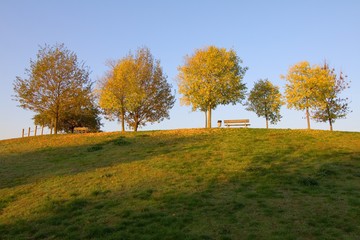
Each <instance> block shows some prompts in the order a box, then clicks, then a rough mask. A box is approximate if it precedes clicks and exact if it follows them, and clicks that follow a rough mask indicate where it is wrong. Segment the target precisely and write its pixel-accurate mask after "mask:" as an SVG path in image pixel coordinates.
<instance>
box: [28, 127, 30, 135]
mask: <svg viewBox="0 0 360 240" xmlns="http://www.w3.org/2000/svg"><path fill="white" fill-rule="evenodd" d="M28 137H30V127H29V130H28Z"/></svg>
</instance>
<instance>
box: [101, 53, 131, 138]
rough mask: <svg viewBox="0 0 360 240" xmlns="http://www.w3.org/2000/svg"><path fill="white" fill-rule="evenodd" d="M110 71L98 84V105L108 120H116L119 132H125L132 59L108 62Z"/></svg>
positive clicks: (126, 58)
mask: <svg viewBox="0 0 360 240" xmlns="http://www.w3.org/2000/svg"><path fill="white" fill-rule="evenodd" d="M109 66H110V70H109V71H108V72H107V73H106V76H105V77H104V78H103V80H102V81H101V82H100V87H99V91H98V92H99V105H100V107H101V108H102V109H103V110H104V113H105V117H106V118H107V119H109V120H114V119H118V120H119V122H121V131H123V132H124V131H125V115H126V113H127V112H126V108H127V106H126V102H127V98H128V96H129V95H130V89H129V84H130V83H131V82H133V81H134V80H133V79H132V78H133V71H134V69H133V67H134V64H133V59H131V58H130V57H129V56H127V57H125V58H123V59H121V60H119V61H118V62H109Z"/></svg>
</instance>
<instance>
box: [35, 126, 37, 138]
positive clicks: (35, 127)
mask: <svg viewBox="0 0 360 240" xmlns="http://www.w3.org/2000/svg"><path fill="white" fill-rule="evenodd" d="M36 134H37V125H35V132H34V136H35V137H36Z"/></svg>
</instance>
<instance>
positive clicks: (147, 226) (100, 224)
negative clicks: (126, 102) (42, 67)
mask: <svg viewBox="0 0 360 240" xmlns="http://www.w3.org/2000/svg"><path fill="white" fill-rule="evenodd" d="M359 223H360V133H346V132H328V131H305V130H265V129H212V130H203V129H195V130H173V131H151V132H138V133H126V134H121V133H100V134H84V135H80V134H78V135H58V136H40V137H30V138H23V139H13V140H5V141H0V239H359V236H360V225H359Z"/></svg>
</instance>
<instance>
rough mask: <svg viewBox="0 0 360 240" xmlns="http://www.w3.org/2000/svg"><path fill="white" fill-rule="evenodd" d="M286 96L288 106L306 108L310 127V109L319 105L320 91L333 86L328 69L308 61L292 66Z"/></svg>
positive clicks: (288, 76) (308, 126) (297, 108)
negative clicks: (311, 64)
mask: <svg viewBox="0 0 360 240" xmlns="http://www.w3.org/2000/svg"><path fill="white" fill-rule="evenodd" d="M282 78H284V79H286V81H287V84H286V86H285V97H286V100H287V106H288V108H294V109H296V110H305V113H306V121H307V128H308V129H310V128H311V127H310V109H313V108H315V106H317V105H318V102H319V101H320V99H319V92H321V91H322V90H324V89H329V88H331V84H332V83H331V81H330V80H329V78H330V76H329V74H328V71H327V70H326V69H324V68H322V67H320V66H318V65H314V66H310V63H309V62H307V61H304V62H299V63H297V64H295V65H294V66H292V67H290V69H289V71H288V73H287V75H286V76H282Z"/></svg>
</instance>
